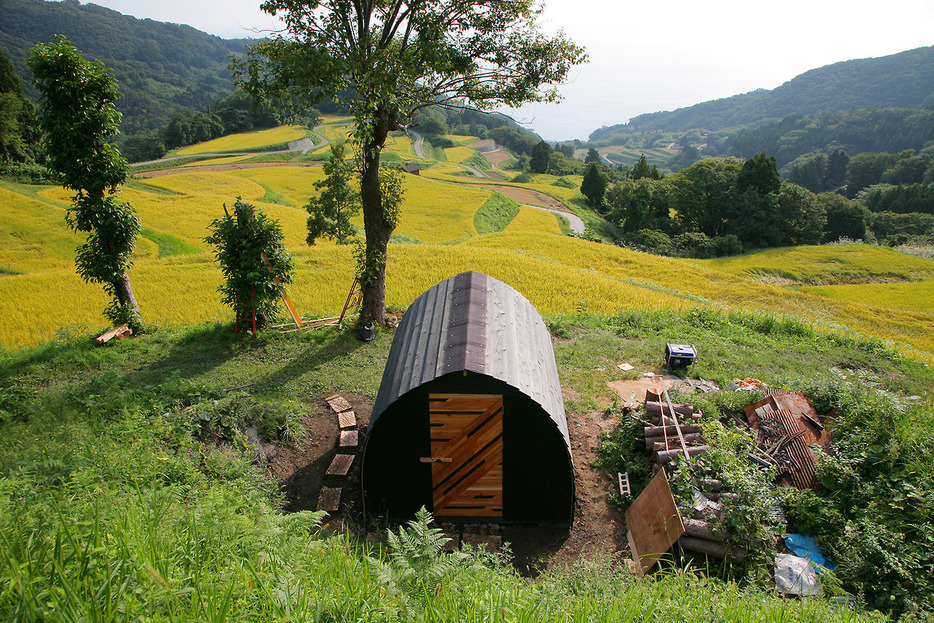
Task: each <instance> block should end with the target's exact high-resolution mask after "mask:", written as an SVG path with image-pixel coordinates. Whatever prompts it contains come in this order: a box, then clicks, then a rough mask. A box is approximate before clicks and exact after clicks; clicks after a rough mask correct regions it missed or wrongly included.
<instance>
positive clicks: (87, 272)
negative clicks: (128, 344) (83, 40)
mask: <svg viewBox="0 0 934 623" xmlns="http://www.w3.org/2000/svg"><path fill="white" fill-rule="evenodd" d="M29 66H30V68H31V69H32V71H33V73H34V74H35V77H36V85H37V86H38V88H39V91H40V93H41V94H42V107H41V113H40V118H41V121H42V127H43V129H44V130H45V132H46V138H45V149H46V152H47V154H48V158H49V162H50V163H51V167H52V168H53V169H54V170H56V171H58V172H59V173H60V174H61V176H62V185H63V186H65V188H68V189H70V190H73V191H75V193H76V194H75V196H74V198H73V200H72V205H71V207H70V208H69V209H68V213H67V217H66V218H67V220H68V224H69V226H71V228H72V229H74V230H75V231H80V232H86V233H87V234H88V238H87V241H86V242H85V243H84V244H82V245H81V246H79V247H78V249H77V256H76V258H75V266H76V268H77V270H78V274H79V275H81V277H82V278H83V279H84V280H85V281H87V282H89V283H99V284H101V285H102V286H103V287H104V291H105V292H107V294H109V295H110V296H111V297H112V298H113V300H112V301H111V303H110V305H109V306H108V307H107V309H106V310H105V314H106V316H107V317H108V318H109V319H110V320H111V321H113V322H114V323H118V322H126V323H128V324H129V325H130V326H131V327H133V328H134V329H138V328H139V327H140V325H141V324H142V320H141V319H140V315H139V305H138V304H137V302H136V297H135V296H134V295H133V288H132V287H131V286H130V277H129V275H127V273H126V271H127V269H128V268H129V267H130V265H131V263H132V258H133V246H134V244H135V242H136V237H137V235H138V234H139V231H140V222H139V218H138V217H137V216H136V214H135V212H134V211H133V208H132V206H131V205H130V204H129V203H128V202H125V201H118V200H117V197H116V194H117V192H118V190H117V189H118V187H119V186H120V185H121V184H123V183H124V182H125V181H126V179H127V176H128V175H129V165H128V164H127V161H126V159H125V158H124V157H123V156H122V155H121V154H120V152H119V151H118V150H117V149H116V148H115V147H114V145H113V144H112V143H108V142H107V140H106V139H107V137H109V136H112V135H113V134H115V133H116V132H117V127H118V125H119V123H120V113H119V112H117V109H116V108H115V107H114V102H115V101H116V99H117V98H118V97H119V95H120V94H119V92H118V91H117V85H116V83H115V82H114V79H113V76H112V75H111V73H110V71H108V69H107V68H106V67H105V66H104V64H103V63H101V62H99V61H97V62H91V61H87V60H85V59H84V58H82V57H81V54H80V53H79V52H78V50H77V49H76V48H75V47H74V46H73V45H72V44H71V43H70V42H69V41H68V40H67V39H65V38H64V37H62V36H58V37H56V38H55V39H54V41H53V42H52V43H50V44H48V45H43V44H39V45H37V46H36V47H35V48H33V53H32V56H30V58H29Z"/></svg>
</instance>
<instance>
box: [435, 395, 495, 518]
mask: <svg viewBox="0 0 934 623" xmlns="http://www.w3.org/2000/svg"><path fill="white" fill-rule="evenodd" d="M429 405H430V407H429V418H430V435H431V438H430V443H431V457H427V458H428V461H430V462H431V464H432V465H431V479H432V504H433V509H432V511H433V512H434V514H435V516H436V517H442V516H447V517H454V516H462V517H501V516H502V513H503V397H502V396H500V395H487V394H430V395H429ZM423 460H424V459H423Z"/></svg>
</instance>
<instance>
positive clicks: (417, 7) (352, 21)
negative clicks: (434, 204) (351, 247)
mask: <svg viewBox="0 0 934 623" xmlns="http://www.w3.org/2000/svg"><path fill="white" fill-rule="evenodd" d="M261 8H262V9H263V10H264V11H266V12H268V13H270V14H273V15H276V16H279V17H281V18H282V20H283V22H284V24H285V29H284V31H283V32H281V33H278V34H276V35H274V36H272V37H270V38H268V39H265V40H263V41H261V42H260V43H257V44H256V45H255V46H254V47H253V48H252V49H251V50H250V52H249V54H248V56H247V57H246V58H245V59H243V60H242V61H237V62H235V63H234V69H235V79H236V80H237V82H239V83H240V84H241V85H242V86H243V87H244V89H245V90H247V91H248V92H250V93H251V94H253V95H254V96H257V97H261V98H264V99H267V100H268V99H276V98H281V97H283V96H286V95H288V96H291V97H294V98H296V99H297V100H301V101H305V102H307V103H308V104H309V105H313V104H315V103H317V102H319V101H321V100H326V99H330V100H338V101H341V102H342V103H343V104H345V105H346V106H347V107H348V108H350V110H352V111H353V115H354V125H355V129H354V135H353V140H354V142H355V145H356V152H357V153H358V154H359V158H360V162H359V169H358V170H359V172H360V189H361V201H362V206H363V223H364V230H365V233H366V243H365V244H366V247H365V251H364V263H365V266H366V270H365V271H364V272H363V275H362V279H361V281H362V288H363V309H362V315H363V319H364V320H370V321H373V322H375V323H378V324H382V323H383V322H384V318H385V296H386V292H385V290H386V253H387V247H388V243H389V238H390V235H391V234H392V231H393V228H394V227H395V223H396V221H395V220H394V219H393V218H391V215H390V214H389V213H388V211H387V209H386V205H384V197H383V184H381V181H380V155H381V152H382V150H383V147H384V146H385V144H386V139H387V137H388V136H389V133H390V132H392V131H394V130H398V129H401V128H403V127H404V126H405V125H407V124H408V123H409V122H410V121H411V119H412V116H413V115H414V114H415V113H416V112H417V111H418V110H420V109H422V108H426V107H429V106H432V105H441V106H449V107H460V108H463V107H476V108H490V107H494V106H497V105H506V106H518V105H521V104H523V103H526V102H534V101H555V100H557V99H558V93H557V90H556V89H555V88H554V87H551V86H550V85H555V84H560V83H561V82H562V81H563V80H564V79H565V77H566V76H567V74H568V71H569V70H570V68H571V67H572V66H573V65H575V64H577V63H580V62H582V61H583V60H585V59H586V55H585V53H584V51H583V49H582V48H580V47H579V46H577V45H575V44H574V43H572V42H571V41H569V40H567V39H566V38H565V37H564V36H563V34H558V35H557V36H546V35H545V34H543V33H542V32H541V31H540V29H539V26H538V24H537V19H538V16H539V15H540V5H539V4H538V3H537V2H534V1H533V0H514V1H510V2H487V1H479V0H437V1H436V2H423V1H416V0H392V1H389V2H386V1H379V2H346V1H345V0H266V1H265V2H263V3H262V5H261Z"/></svg>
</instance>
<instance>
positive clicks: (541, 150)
mask: <svg viewBox="0 0 934 623" xmlns="http://www.w3.org/2000/svg"><path fill="white" fill-rule="evenodd" d="M552 151H553V150H552V149H551V145H549V144H548V143H546V142H545V141H539V142H538V143H536V145H535V147H533V148H532V157H531V158H530V159H529V170H530V171H532V173H548V165H549V164H551V154H552Z"/></svg>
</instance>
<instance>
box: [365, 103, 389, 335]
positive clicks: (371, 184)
mask: <svg viewBox="0 0 934 623" xmlns="http://www.w3.org/2000/svg"><path fill="white" fill-rule="evenodd" d="M389 125H390V124H389V113H388V111H387V110H386V109H385V108H384V107H379V108H378V109H377V111H376V120H375V123H374V124H373V134H372V135H371V136H370V137H369V140H368V142H367V144H366V145H365V146H364V150H363V169H362V171H361V173H360V200H361V203H362V206H363V229H364V232H365V233H366V267H365V268H364V274H363V275H362V278H361V280H360V281H361V284H362V288H363V304H362V307H361V310H360V315H361V318H360V320H361V321H363V322H370V321H372V322H373V324H374V325H379V326H382V324H383V323H384V322H385V317H386V249H387V247H388V245H389V237H390V235H392V224H391V223H389V222H387V220H386V216H385V213H384V212H383V199H382V191H381V189H380V185H379V157H380V151H381V150H382V148H383V145H384V144H385V143H386V137H387V136H388V135H389Z"/></svg>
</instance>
